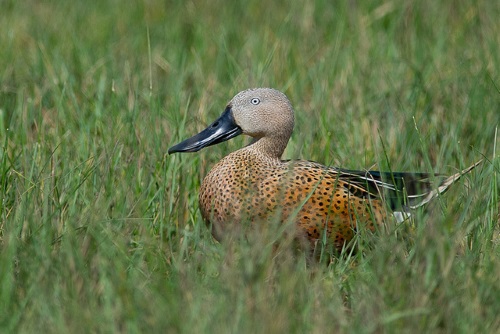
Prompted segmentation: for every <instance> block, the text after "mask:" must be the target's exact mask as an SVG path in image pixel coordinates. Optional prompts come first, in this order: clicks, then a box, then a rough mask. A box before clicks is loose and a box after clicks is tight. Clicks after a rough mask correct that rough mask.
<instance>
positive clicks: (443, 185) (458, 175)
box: [408, 160, 483, 209]
mask: <svg viewBox="0 0 500 334" xmlns="http://www.w3.org/2000/svg"><path fill="white" fill-rule="evenodd" d="M481 162H483V160H479V161H478V162H476V163H474V164H473V165H472V166H470V167H467V168H466V169H464V170H462V171H460V172H458V173H456V174H453V175H451V176H449V177H448V178H446V179H445V180H444V181H442V182H441V184H440V185H439V186H438V187H437V188H436V189H432V190H430V191H429V192H427V193H424V194H421V195H413V198H417V196H418V197H419V198H420V197H423V198H421V199H420V200H419V201H418V202H416V203H415V204H413V205H410V206H409V208H410V209H416V208H418V207H421V206H423V205H425V204H427V203H429V201H431V200H432V199H433V198H435V197H437V196H439V195H441V194H442V193H444V192H445V191H446V190H448V188H449V187H450V186H451V185H452V184H453V183H455V182H456V181H458V179H460V178H461V177H462V176H463V175H465V174H467V173H469V172H470V171H471V170H473V169H474V168H476V167H477V166H478V165H479V164H480V163H481ZM408 197H409V198H411V195H410V196H408Z"/></svg>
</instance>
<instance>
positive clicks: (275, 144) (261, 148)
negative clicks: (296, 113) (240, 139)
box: [248, 137, 288, 159]
mask: <svg viewBox="0 0 500 334" xmlns="http://www.w3.org/2000/svg"><path fill="white" fill-rule="evenodd" d="M287 144H288V139H285V138H284V137H274V138H273V137H262V138H254V139H253V140H252V142H251V143H250V145H249V146H248V148H251V149H252V150H255V151H257V152H259V153H261V154H263V155H265V156H267V157H269V158H273V159H280V158H281V156H282V155H283V152H284V151H285V148H286V145H287Z"/></svg>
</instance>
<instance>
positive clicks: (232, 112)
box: [168, 88, 294, 154]
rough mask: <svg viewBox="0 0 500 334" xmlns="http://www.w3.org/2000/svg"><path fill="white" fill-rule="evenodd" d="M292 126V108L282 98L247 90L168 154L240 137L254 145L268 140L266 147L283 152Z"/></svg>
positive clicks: (262, 90) (270, 92)
mask: <svg viewBox="0 0 500 334" xmlns="http://www.w3.org/2000/svg"><path fill="white" fill-rule="evenodd" d="M293 126H294V116H293V108H292V105H291V104H290V101H289V100H288V98H287V97H286V95H285V94H283V93H282V92H280V91H278V90H276V89H272V88H254V89H248V90H244V91H242V92H240V93H238V94H236V96H235V97H233V99H232V100H231V101H230V102H229V104H228V105H227V107H226V109H225V110H224V112H223V113H222V115H221V116H220V117H219V118H218V119H217V120H216V121H215V122H213V123H212V124H210V126H208V127H207V128H206V129H205V130H203V131H201V132H200V133H198V134H197V135H195V136H193V137H191V138H189V139H186V140H185V141H183V142H181V143H179V144H177V145H175V146H173V147H171V148H170V149H169V150H168V153H169V154H172V153H176V152H197V151H199V150H201V149H202V148H204V147H207V146H210V145H215V144H218V143H222V142H224V141H226V140H229V139H231V138H234V137H236V136H238V135H240V134H245V135H249V136H251V137H253V138H254V142H256V141H258V140H259V139H262V138H268V139H269V143H268V144H267V145H276V146H279V150H281V151H282V149H283V150H284V147H285V146H286V144H287V142H288V139H289V138H290V136H291V134H292V131H293ZM281 146H283V147H282V148H281ZM279 150H278V151H279Z"/></svg>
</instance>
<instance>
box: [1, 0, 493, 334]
mask: <svg viewBox="0 0 500 334" xmlns="http://www.w3.org/2000/svg"><path fill="white" fill-rule="evenodd" d="M0 7H1V10H0V31H1V32H2V33H1V34H0V45H1V48H2V52H0V140H1V147H0V171H1V173H0V186H1V190H0V199H1V206H0V215H1V218H0V252H1V253H0V254H1V255H0V328H2V332H39V331H43V332H75V333H78V332H143V331H155V332H165V331H166V332H172V333H175V332H216V331H217V332H218V331H222V332H258V331H265V332H317V333H322V332H339V333H342V332H362V333H370V332H402V331H403V332H413V331H416V332H429V331H433V332H498V331H500V319H499V317H498V314H499V313H500V286H499V284H498V277H500V262H499V256H500V241H499V237H498V228H497V225H498V223H499V197H498V193H499V189H500V186H499V180H498V171H499V168H500V167H499V160H498V148H497V146H498V144H499V139H498V135H497V134H496V130H497V128H498V124H499V123H500V89H499V87H500V76H499V69H500V34H499V33H498V32H499V31H500V21H499V20H498V17H500V3H499V2H497V1H486V0H482V1H481V0H480V1H473V0H460V1H442V2H439V1H428V0H425V1H405V2H396V1H372V2H364V1H346V2H333V1H324V0H323V1H321V0H318V1H308V2H293V3H287V2H282V1H275V2H270V3H264V2H262V1H233V2H226V1H220V0H215V1H210V2H201V1H159V0H145V1H129V2H123V1H116V0H106V1H99V2H98V1H95V2H88V1H72V2H64V1H55V0H53V1H50V0H47V1H42V2H41V1H30V0H28V1H14V0H10V1H9V0H3V1H2V2H0ZM255 86H271V87H274V88H277V89H280V90H283V91H284V92H285V93H286V94H287V95H288V96H289V98H290V100H291V101H292V103H293V104H294V106H295V109H296V117H297V121H296V131H295V133H294V135H293V137H292V140H291V142H290V144H289V147H288V148H287V151H286V152H285V158H303V159H310V160H316V161H318V162H322V163H324V164H328V165H339V166H343V167H346V168H352V169H363V168H371V167H373V168H376V169H377V168H380V169H389V168H390V169H392V170H402V171H403V170H406V171H421V172H426V171H427V172H430V171H435V172H443V173H448V174H451V173H454V172H456V171H457V170H458V169H459V168H463V167H465V166H468V165H470V164H471V163H472V162H474V161H477V160H479V159H481V158H482V157H485V158H486V159H487V160H486V161H485V163H484V164H483V165H482V166H481V167H479V168H478V169H477V170H475V171H474V172H473V173H472V174H471V175H470V176H467V178H466V180H465V181H461V182H459V183H458V184H457V185H455V187H454V188H453V189H452V190H450V191H449V193H447V194H446V195H445V196H444V197H443V198H442V199H441V200H439V201H436V203H433V204H432V205H430V206H429V207H428V208H426V210H422V211H419V212H417V214H416V217H415V220H414V226H409V225H406V226H403V227H402V228H401V229H400V230H398V233H393V234H389V235H387V234H380V235H376V236H374V237H370V238H369V237H367V238H366V239H365V238H364V237H363V236H360V238H359V240H358V243H359V245H360V247H363V245H365V244H366V245H367V247H368V248H369V249H367V251H366V252H358V254H357V255H356V256H353V257H350V256H344V257H340V258H336V259H333V262H332V263H331V264H330V265H329V266H321V265H318V266H315V265H312V266H309V267H308V266H307V265H306V262H305V259H304V256H301V255H300V254H294V253H292V252H289V251H287V250H286V249H282V250H281V251H280V252H278V255H276V254H275V253H274V252H272V250H271V251H270V249H272V247H269V245H270V241H269V240H268V239H264V240H263V241H262V244H263V245H264V246H265V247H261V246H262V245H261V244H259V245H253V244H251V243H245V242H243V241H241V242H238V241H235V242H234V243H232V244H224V245H221V244H218V243H216V242H215V241H213V239H212V238H211V236H210V233H209V231H208V230H207V228H206V227H205V225H204V223H203V222H202V220H201V216H200V214H199V212H198V203H197V193H198V188H199V184H200V180H201V179H202V177H203V176H204V175H205V174H206V173H207V171H208V170H209V168H210V167H211V166H212V165H213V164H214V163H215V162H216V161H218V160H219V159H220V158H221V157H222V156H223V155H224V154H227V153H228V152H230V151H232V150H235V149H237V148H238V147H241V146H242V145H244V143H246V142H247V140H245V139H242V138H238V139H235V140H233V141H231V142H229V143H225V144H222V145H218V146H215V147H211V148H209V149H206V150H204V151H202V152H200V153H198V154H193V155H176V156H166V151H167V149H168V148H169V147H170V146H172V145H173V144H175V143H177V142H178V141H180V140H181V139H185V138H187V137H188V136H190V135H193V134H195V133H197V132H198V131H199V130H201V129H203V128H204V126H205V125H207V124H209V123H210V122H211V121H212V120H214V119H215V117H217V116H218V115H219V114H220V113H221V112H222V111H223V109H224V107H225V104H226V103H227V102H228V100H229V99H230V98H231V97H232V96H233V95H234V94H235V93H237V92H238V91H240V90H243V89H246V88H249V87H255ZM495 159H496V160H495Z"/></svg>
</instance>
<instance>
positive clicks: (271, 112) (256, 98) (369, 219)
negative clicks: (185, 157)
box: [168, 88, 480, 250]
mask: <svg viewBox="0 0 500 334" xmlns="http://www.w3.org/2000/svg"><path fill="white" fill-rule="evenodd" d="M293 127H294V111H293V107H292V105H291V103H290V101H289V99H288V98H287V97H286V95H285V94H283V93H282V92H280V91H278V90H275V89H271V88H256V89H249V90H245V91H242V92H240V93H238V94H237V95H236V96H234V97H233V99H232V100H231V101H230V102H229V104H228V105H227V107H226V109H225V111H224V112H223V113H222V115H221V116H220V117H219V118H218V119H217V120H216V121H215V122H213V123H212V124H211V125H210V126H208V128H206V129H205V130H203V131H202V132H200V133H199V134H197V135H195V136H194V137H191V138H189V139H187V140H185V141H183V142H181V143H179V144H177V145H175V146H173V147H171V148H170V149H169V150H168V153H169V154H172V153H176V152H197V151H199V150H200V149H202V148H204V147H207V146H210V145H215V144H219V143H222V142H224V141H226V140H229V139H231V138H234V137H236V136H238V135H240V134H245V135H248V136H250V137H252V138H253V140H252V142H251V143H250V144H249V145H248V146H246V147H244V148H242V149H239V150H237V151H235V152H232V153H230V154H229V155H227V156H226V157H224V158H223V159H222V160H220V161H219V162H218V163H217V164H216V165H215V166H214V167H213V168H212V169H211V170H210V172H209V173H208V174H207V176H206V177H205V178H204V180H203V182H202V185H201V189H200V194H199V201H200V209H201V213H202V216H203V218H204V219H205V221H206V222H207V223H209V225H211V226H212V234H213V235H214V237H215V238H216V239H219V240H220V239H222V238H223V237H224V235H225V233H226V231H229V230H230V229H231V227H234V226H235V225H237V224H241V223H242V222H244V221H246V222H251V223H252V224H265V223H266V222H269V221H270V220H272V219H280V221H282V222H289V221H293V222H294V223H295V224H296V226H297V228H298V232H299V235H303V236H305V237H306V239H307V240H309V241H310V242H311V244H314V243H315V242H316V241H317V240H318V239H319V238H321V237H322V235H323V233H326V235H327V236H328V238H329V239H330V240H331V241H332V242H333V244H334V246H335V248H337V250H341V249H342V248H343V247H344V246H345V244H346V243H347V242H349V241H350V240H351V239H352V238H353V236H354V233H356V230H357V227H358V226H360V224H362V225H365V226H366V227H368V228H369V229H370V230H372V231H373V230H375V229H376V227H377V226H380V225H381V224H383V222H384V221H385V220H386V219H388V217H389V216H390V215H391V214H394V215H395V216H399V217H401V216H405V213H407V212H409V211H410V210H412V209H415V208H417V207H420V206H422V205H424V204H426V203H427V202H429V201H430V200H431V199H433V198H435V197H436V196H438V195H439V194H442V193H443V192H445V191H446V190H447V189H448V187H449V186H450V185H451V184H453V183H454V182H455V181H456V180H458V179H459V178H460V177H461V176H462V175H463V174H465V173H468V172H469V171H470V170H472V169H473V168H474V167H476V166H477V165H478V164H479V163H480V162H478V163H476V164H474V165H472V166H471V167H469V168H467V169H465V170H463V171H461V172H459V173H457V174H454V175H452V176H449V177H443V178H442V181H441V183H440V184H439V185H438V186H437V187H436V188H432V185H431V182H430V179H431V178H430V175H428V174H425V173H401V172H394V173H391V172H378V171H354V170H346V169H342V168H336V167H330V166H324V165H322V164H319V163H315V162H311V161H305V160H290V161H284V160H281V155H282V154H283V151H284V150H285V147H286V146H287V143H288V140H289V139H290V136H291V134H292V131H293Z"/></svg>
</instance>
